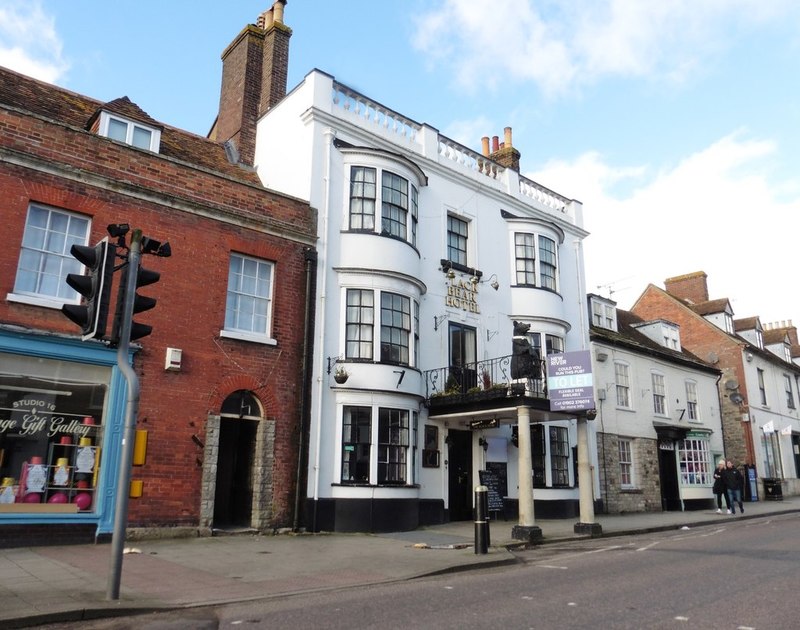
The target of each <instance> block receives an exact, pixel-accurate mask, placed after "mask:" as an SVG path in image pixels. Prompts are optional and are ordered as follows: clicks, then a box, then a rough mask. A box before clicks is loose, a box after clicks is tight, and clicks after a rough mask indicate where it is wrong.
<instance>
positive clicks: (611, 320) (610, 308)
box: [590, 295, 617, 332]
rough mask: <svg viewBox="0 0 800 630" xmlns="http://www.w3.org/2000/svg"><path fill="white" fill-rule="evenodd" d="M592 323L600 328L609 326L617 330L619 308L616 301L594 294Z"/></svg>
mask: <svg viewBox="0 0 800 630" xmlns="http://www.w3.org/2000/svg"><path fill="white" fill-rule="evenodd" d="M590 300H591V304H592V324H593V325H595V326H597V327H599V328H607V329H608V330H613V331H615V332H616V330H617V308H616V303H615V302H611V301H609V300H604V299H603V298H601V297H599V296H597V295H592V296H591V298H590Z"/></svg>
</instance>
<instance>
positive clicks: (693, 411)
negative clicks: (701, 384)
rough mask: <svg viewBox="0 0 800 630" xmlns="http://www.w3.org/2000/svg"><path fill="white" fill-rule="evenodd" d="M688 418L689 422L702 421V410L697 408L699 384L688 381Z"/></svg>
mask: <svg viewBox="0 0 800 630" xmlns="http://www.w3.org/2000/svg"><path fill="white" fill-rule="evenodd" d="M686 417H687V418H688V419H689V420H695V421H697V420H700V410H699V407H698V406H697V383H695V382H694V381H686Z"/></svg>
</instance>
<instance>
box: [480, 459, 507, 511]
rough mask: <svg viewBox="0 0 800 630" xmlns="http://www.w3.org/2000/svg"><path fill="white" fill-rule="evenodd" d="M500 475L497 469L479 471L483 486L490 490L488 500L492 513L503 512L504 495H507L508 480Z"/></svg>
mask: <svg viewBox="0 0 800 630" xmlns="http://www.w3.org/2000/svg"><path fill="white" fill-rule="evenodd" d="M502 472H505V471H502ZM500 473H501V471H498V470H497V469H496V468H495V469H490V470H479V471H478V476H479V477H480V480H481V485H482V486H486V487H487V488H489V493H488V494H489V496H488V499H489V511H490V512H502V511H503V495H504V494H505V485H506V480H505V475H502V476H501V474H500Z"/></svg>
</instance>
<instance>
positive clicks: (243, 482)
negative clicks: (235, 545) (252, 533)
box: [213, 390, 263, 529]
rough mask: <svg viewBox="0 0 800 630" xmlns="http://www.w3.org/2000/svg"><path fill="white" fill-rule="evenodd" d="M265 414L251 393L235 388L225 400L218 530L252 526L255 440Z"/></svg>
mask: <svg viewBox="0 0 800 630" xmlns="http://www.w3.org/2000/svg"><path fill="white" fill-rule="evenodd" d="M262 417H263V413H262V409H261V404H260V403H259V401H258V399H257V398H256V397H255V396H254V395H253V393H252V392H249V391H246V390H239V391H236V392H234V393H233V394H231V395H230V396H228V397H227V398H226V399H225V401H224V402H223V403H222V409H221V410H220V425H219V443H218V447H217V473H216V484H215V485H216V488H215V491H214V521H213V523H214V527H215V528H217V529H223V528H235V527H251V526H252V523H253V504H254V486H255V484H254V477H255V475H254V469H255V464H256V461H255V460H256V442H257V436H258V428H259V422H260V421H261V419H262Z"/></svg>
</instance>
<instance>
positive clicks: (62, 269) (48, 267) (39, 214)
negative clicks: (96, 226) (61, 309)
mask: <svg viewBox="0 0 800 630" xmlns="http://www.w3.org/2000/svg"><path fill="white" fill-rule="evenodd" d="M89 227H90V222H89V219H88V218H86V217H82V216H79V215H77V214H73V213H71V212H64V211H62V210H56V209H54V208H48V207H46V206H42V205H39V204H31V205H30V206H29V207H28V215H27V217H26V219H25V231H24V233H23V235H22V245H21V247H20V255H19V264H18V265H17V276H16V280H15V282H14V293H13V295H12V299H16V300H19V301H26V298H27V301H33V302H38V303H45V304H46V303H47V302H59V303H63V302H77V301H78V299H79V296H78V294H77V292H75V291H74V290H73V289H71V288H70V287H69V286H68V285H67V283H66V277H67V274H68V273H81V264H80V263H79V262H78V261H77V260H76V259H75V258H73V256H72V255H71V254H70V249H71V248H72V246H73V245H86V243H87V241H88V239H89Z"/></svg>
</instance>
